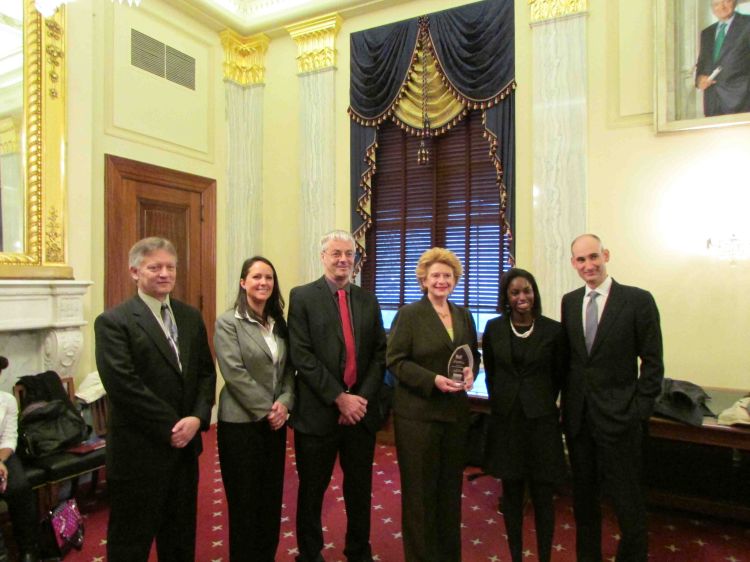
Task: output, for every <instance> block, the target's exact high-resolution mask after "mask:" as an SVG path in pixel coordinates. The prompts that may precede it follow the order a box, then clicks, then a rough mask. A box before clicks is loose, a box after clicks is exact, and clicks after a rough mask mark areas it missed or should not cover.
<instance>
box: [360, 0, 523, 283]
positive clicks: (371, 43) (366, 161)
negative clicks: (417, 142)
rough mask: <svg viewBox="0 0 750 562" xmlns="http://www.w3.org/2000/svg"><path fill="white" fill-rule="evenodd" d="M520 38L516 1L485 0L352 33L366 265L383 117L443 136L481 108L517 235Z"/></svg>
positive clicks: (507, 230)
mask: <svg viewBox="0 0 750 562" xmlns="http://www.w3.org/2000/svg"><path fill="white" fill-rule="evenodd" d="M514 40H515V31H514V19H513V0H485V1H484V2H477V3H475V4H467V5H466V6H461V7H459V8H454V9H452V10H446V11H443V12H436V13H433V14H428V15H426V16H422V17H420V18H414V19H411V20H406V21H402V22H397V23H393V24H390V25H384V26H381V27H377V28H374V29H368V30H365V31H361V32H359V33H353V34H352V35H351V82H350V87H349V103H350V106H349V115H350V116H351V153H350V154H351V156H350V157H351V178H350V183H351V203H352V230H353V232H354V236H355V239H356V240H357V244H358V245H359V248H358V249H359V251H360V260H359V263H358V267H357V269H358V270H359V268H360V267H361V265H362V263H364V260H365V259H366V257H367V252H366V248H365V234H366V233H367V230H368V229H369V228H370V226H371V224H372V219H371V216H370V199H371V196H372V177H373V175H374V173H375V170H376V157H377V131H378V125H380V124H381V123H383V121H385V120H386V119H390V120H391V121H393V122H394V123H396V124H398V125H399V126H400V127H401V128H402V129H404V130H405V131H406V132H407V133H409V134H412V135H417V136H428V135H429V136H435V135H440V134H442V133H444V132H446V131H447V130H449V129H450V128H451V127H452V126H453V125H455V124H456V123H458V122H459V121H460V120H461V119H462V118H463V117H464V116H465V115H466V114H467V113H468V112H469V111H471V110H477V109H478V110H481V111H482V113H483V120H484V124H485V130H486V137H487V141H488V155H489V157H490V158H491V159H492V161H493V163H494V165H495V169H496V170H497V181H498V189H500V202H501V213H502V217H501V220H502V223H503V228H504V234H505V235H506V236H507V237H508V238H509V239H512V229H511V224H512V222H513V221H512V216H511V212H510V209H509V207H508V201H509V200H510V198H511V197H512V196H513V191H514V167H515V112H514V90H515V87H516V83H515V51H514ZM425 116H426V117H427V119H426V120H425ZM425 122H427V125H428V127H425ZM415 157H416V155H415Z"/></svg>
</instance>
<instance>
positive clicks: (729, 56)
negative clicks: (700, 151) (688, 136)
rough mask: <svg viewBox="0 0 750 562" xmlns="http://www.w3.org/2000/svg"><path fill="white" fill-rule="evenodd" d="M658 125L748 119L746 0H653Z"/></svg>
mask: <svg viewBox="0 0 750 562" xmlns="http://www.w3.org/2000/svg"><path fill="white" fill-rule="evenodd" d="M654 31H655V34H654V37H655V62H656V129H657V131H659V132H666V131H681V130H686V129H703V128H706V127H720V126H728V125H741V124H747V123H750V0H656V13H655V30H654Z"/></svg>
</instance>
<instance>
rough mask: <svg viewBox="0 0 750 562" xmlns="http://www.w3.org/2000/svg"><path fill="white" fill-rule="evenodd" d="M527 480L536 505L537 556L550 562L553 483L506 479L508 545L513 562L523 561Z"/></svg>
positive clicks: (553, 518)
mask: <svg viewBox="0 0 750 562" xmlns="http://www.w3.org/2000/svg"><path fill="white" fill-rule="evenodd" d="M527 482H528V486H529V492H530V493H531V501H532V503H533V504H534V524H535V525H536V546H537V557H538V559H539V561H540V562H549V561H550V557H551V555H552V536H553V533H554V530H555V506H554V503H553V501H552V498H553V495H554V485H553V484H551V483H549V482H536V481H534V480H528V481H526V480H522V479H517V480H516V479H513V480H508V479H505V478H503V520H504V521H505V531H506V533H507V534H508V545H509V546H510V556H511V560H512V561H513V562H522V560H524V556H523V507H524V499H525V498H524V491H525V489H526V483H527Z"/></svg>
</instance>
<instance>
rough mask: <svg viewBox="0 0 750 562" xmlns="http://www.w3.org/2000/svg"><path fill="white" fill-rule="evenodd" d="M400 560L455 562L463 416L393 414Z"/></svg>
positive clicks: (463, 451) (458, 543)
mask: <svg viewBox="0 0 750 562" xmlns="http://www.w3.org/2000/svg"><path fill="white" fill-rule="evenodd" d="M394 421H395V430H396V450H397V452H398V467H399V472H400V474H401V512H402V515H401V528H402V533H403V543H404V558H405V560H406V562H461V486H462V483H463V471H464V466H465V464H466V434H467V432H468V429H469V418H468V416H466V419H465V420H461V421H457V422H436V421H421V420H412V419H408V418H404V417H401V416H396V417H395V420H394Z"/></svg>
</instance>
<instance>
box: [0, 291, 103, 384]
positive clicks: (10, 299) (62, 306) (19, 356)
mask: <svg viewBox="0 0 750 562" xmlns="http://www.w3.org/2000/svg"><path fill="white" fill-rule="evenodd" d="M90 285H91V281H69V280H20V279H19V280H0V355H3V356H5V357H7V358H8V361H9V362H10V366H9V367H8V370H7V371H6V372H4V373H3V377H2V381H0V389H2V390H9V389H10V388H12V386H13V384H14V383H15V381H16V379H17V378H18V377H19V376H21V375H31V374H35V373H38V372H41V371H47V370H53V371H57V372H58V373H59V374H60V375H61V376H66V375H71V376H72V375H74V374H75V373H74V370H75V366H76V364H77V362H78V359H79V357H80V355H81V348H82V346H83V333H82V332H81V326H85V325H86V324H87V321H86V319H85V318H84V315H83V297H84V295H85V294H86V291H87V290H88V288H89V286H90Z"/></svg>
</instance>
